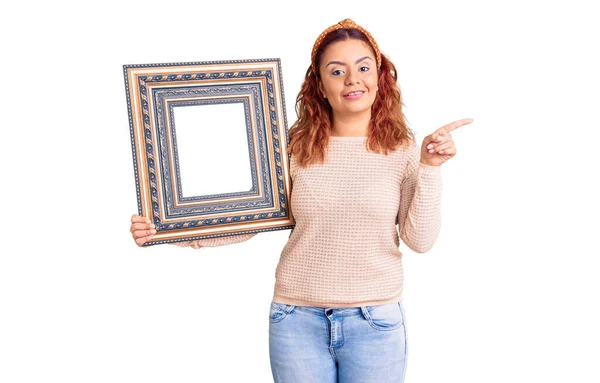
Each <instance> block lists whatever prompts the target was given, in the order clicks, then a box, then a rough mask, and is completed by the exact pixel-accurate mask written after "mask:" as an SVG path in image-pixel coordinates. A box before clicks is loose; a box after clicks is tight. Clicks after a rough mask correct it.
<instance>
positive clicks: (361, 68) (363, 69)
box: [359, 66, 369, 72]
mask: <svg viewBox="0 0 600 383" xmlns="http://www.w3.org/2000/svg"><path fill="white" fill-rule="evenodd" d="M368 70H369V67H368V66H361V67H360V69H359V71H361V72H366V71H368Z"/></svg>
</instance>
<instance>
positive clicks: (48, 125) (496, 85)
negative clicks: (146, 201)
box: [0, 1, 600, 383]
mask: <svg viewBox="0 0 600 383" xmlns="http://www.w3.org/2000/svg"><path fill="white" fill-rule="evenodd" d="M592 3H593V2H592V1H589V2H583V1H569V2H568V3H567V1H562V2H558V1H544V2H542V1H539V2H535V1H503V2H494V3H492V2H482V1H453V2H443V1H419V2H418V5H416V4H417V2H416V1H415V2H407V1H397V2H394V6H393V8H392V7H390V5H383V3H379V2H373V1H358V2H352V1H342V2H325V1H314V2H312V1H301V2H296V3H293V4H285V8H284V2H271V3H269V2H260V1H259V2H251V1H247V2H210V3H209V2H201V1H196V2H180V1H168V2H167V1H165V2H155V1H144V2H141V1H140V2H128V1H120V2H116V3H113V2H108V3H90V4H87V3H77V4H76V3H66V2H61V1H58V2H48V3H44V4H34V3H23V5H20V6H18V7H19V8H16V7H17V6H16V5H14V4H11V5H7V6H5V8H4V9H3V12H2V16H1V17H2V22H1V23H0V29H1V31H0V32H1V36H2V57H3V59H2V61H1V63H0V65H1V66H2V68H1V70H2V72H1V73H2V93H1V97H2V103H1V108H2V115H1V116H2V119H1V125H2V138H1V141H0V142H1V150H0V155H1V160H2V173H3V177H2V178H3V181H2V188H1V193H2V196H1V198H2V199H1V200H2V220H1V222H2V223H1V225H2V230H1V233H2V250H0V252H1V253H2V255H1V258H0V321H1V322H2V324H1V325H0V381H2V382H7V383H8V382H11V383H12V382H36V383H37V382H49V381H60V382H78V383H79V382H127V383H130V382H144V383H150V382H240V381H242V382H246V381H248V382H270V381H272V379H271V376H270V367H269V358H268V342H267V341H268V333H267V331H268V319H267V315H268V310H269V302H270V300H271V294H272V289H273V284H274V272H275V267H276V265H277V261H278V258H279V255H280V251H281V249H282V248H283V246H284V244H285V242H286V240H287V238H288V235H289V230H285V231H279V232H271V233H262V234H259V235H258V236H256V237H255V238H253V239H251V240H250V241H248V242H245V243H241V244H236V245H229V246H224V247H221V248H210V249H201V250H193V249H189V248H188V249H180V248H178V247H175V246H171V245H160V246H153V247H151V248H144V249H140V248H137V247H136V246H135V245H134V242H133V240H132V239H131V237H130V233H129V219H130V216H131V215H132V214H133V213H135V212H136V210H137V202H136V197H135V183H134V173H133V162H132V156H131V144H130V138H129V123H128V117H127V108H126V99H125V87H124V80H123V73H122V65H123V64H140V63H165V62H184V61H209V60H227V59H250V58H272V57H279V58H281V60H282V68H283V76H284V77H283V78H284V91H285V102H286V106H287V109H288V123H289V124H290V125H291V123H292V122H293V121H294V119H295V113H294V108H293V106H294V100H295V97H296V95H297V93H298V91H299V89H300V84H301V82H302V79H303V76H304V73H305V71H306V68H307V67H308V65H309V63H310V51H311V48H312V44H313V42H314V40H315V39H316V37H317V36H318V35H319V33H320V32H321V31H322V30H323V29H325V28H326V27H328V26H330V25H331V24H333V23H335V22H337V21H339V20H341V19H344V18H346V17H350V18H352V19H354V20H355V21H356V22H358V23H359V24H361V25H363V26H364V27H365V28H367V29H368V30H369V31H370V32H371V33H372V34H373V36H374V37H375V38H376V39H377V41H378V43H379V45H380V47H381V49H382V51H383V53H384V54H386V55H388V56H389V57H390V58H391V59H392V61H393V62H394V63H395V64H396V66H397V68H398V72H399V77H400V85H401V88H402V92H403V97H404V102H405V105H406V107H405V112H406V115H407V118H408V121H409V124H410V126H411V128H413V129H414V130H415V132H416V133H417V136H418V138H419V139H422V138H423V137H424V136H425V135H427V134H429V133H430V132H431V131H433V130H434V129H436V128H438V127H440V126H442V125H444V124H446V123H449V122H451V121H454V120H458V119H461V118H465V117H471V118H473V119H474V122H473V123H472V124H471V125H468V126H464V127H462V128H461V129H459V130H457V131H455V133H454V139H455V143H456V146H457V148H458V154H457V156H456V157H455V158H454V159H453V160H451V161H450V162H448V163H446V164H445V165H443V180H444V196H443V211H442V220H443V224H442V225H443V226H442V232H441V235H440V238H439V240H438V242H437V243H436V245H435V247H434V248H433V249H432V250H431V251H430V252H428V253H426V254H416V253H412V252H411V251H409V250H407V249H406V247H403V249H404V253H405V254H404V264H405V278H406V279H405V295H404V305H405V308H406V315H407V330H408V338H409V361H408V371H407V376H406V381H407V382H408V383H432V382H448V381H450V382H462V383H468V382H474V383H481V382H486V383H495V382H502V383H505V382H527V383H529V382H578V383H588V382H589V383H592V382H595V383H597V382H600V370H598V357H599V356H600V355H599V354H600V352H599V349H598V344H600V331H599V330H598V323H599V322H600V315H599V314H598V310H597V309H598V300H599V299H598V293H599V292H600V282H599V279H598V275H597V274H598V270H599V268H598V266H599V265H600V262H599V260H598V259H599V256H600V251H599V250H598V247H597V238H598V229H600V225H599V224H598V221H597V217H598V214H599V213H600V209H599V203H598V196H599V195H600V193H599V191H600V190H599V189H598V186H597V185H596V184H597V181H598V178H599V176H598V175H599V171H598V167H597V158H598V155H597V151H598V145H599V138H600V136H599V128H600V123H599V119H598V113H597V112H598V111H599V110H600V75H599V68H600V60H599V58H598V46H599V40H598V36H600V23H598V16H599V14H598V11H593V10H592ZM83 4H85V5H83ZM110 4H112V5H110ZM567 4H568V5H567Z"/></svg>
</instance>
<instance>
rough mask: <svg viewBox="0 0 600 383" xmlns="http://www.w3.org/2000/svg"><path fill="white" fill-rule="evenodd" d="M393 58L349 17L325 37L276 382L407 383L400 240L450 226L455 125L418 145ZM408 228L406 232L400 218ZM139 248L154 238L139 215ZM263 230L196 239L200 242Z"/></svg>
mask: <svg viewBox="0 0 600 383" xmlns="http://www.w3.org/2000/svg"><path fill="white" fill-rule="evenodd" d="M396 81H397V74H396V69H395V67H394V65H393V63H392V62H391V61H390V60H389V59H388V58H387V57H386V56H385V55H383V54H381V52H380V51H379V47H378V46H377V43H376V42H375V40H374V39H373V37H372V36H371V34H370V33H369V32H368V31H366V30H365V29H364V28H362V27H361V26H359V25H357V24H356V23H354V22H353V21H352V20H349V19H346V20H343V21H341V22H339V23H337V24H335V25H333V26H331V27H329V28H328V29H326V30H325V31H324V32H323V33H322V34H321V35H320V36H319V37H318V39H317V40H316V42H315V44H314V47H313V51H312V57H311V65H310V67H309V68H308V71H307V73H306V77H305V79H304V83H303V84H302V89H301V91H300V93H299V95H298V98H297V104H296V107H297V108H296V110H297V113H298V120H297V121H296V122H295V123H294V125H293V126H292V127H291V128H290V131H289V136H290V143H289V152H290V153H291V160H290V174H291V177H292V185H293V186H292V193H291V198H290V204H291V208H292V211H293V213H294V218H295V221H296V226H295V227H294V229H293V230H292V233H291V235H290V237H289V239H288V242H287V243H286V245H285V246H284V248H283V250H282V253H281V257H280V261H279V264H278V266H277V270H276V282H275V289H274V297H273V301H272V302H271V310H270V326H269V348H270V359H271V369H272V372H273V378H274V380H275V382H323V383H325V382H378V383H383V382H403V381H404V376H405V371H406V360H407V358H406V351H407V347H406V326H405V314H404V308H403V306H402V302H401V301H402V288H403V272H402V254H401V252H400V250H399V244H400V242H399V236H400V238H402V240H403V242H404V243H405V244H406V245H407V246H408V247H409V248H411V249H412V250H414V251H416V252H419V253H422V252H425V251H428V250H429V249H430V248H431V247H432V246H433V244H434V242H435V240H436V238H437V236H438V233H439V229H440V196H441V176H440V165H441V164H443V163H444V162H446V161H447V160H448V159H450V158H452V157H453V156H454V155H455V154H456V148H455V147H454V143H453V141H452V137H451V134H450V132H451V131H452V130H454V129H456V128H458V127H460V126H462V125H465V124H468V123H470V122H471V121H472V120H471V119H464V120H460V121H456V122H453V123H450V124H448V125H446V126H444V127H442V128H440V129H438V130H436V131H435V132H434V133H433V134H431V135H429V136H427V137H425V139H424V140H423V143H422V144H421V145H417V144H416V142H415V139H414V135H413V133H412V132H411V130H410V129H409V128H408V127H407V125H406V122H405V119H404V115H403V113H402V98H401V94H400V89H399V87H398V85H397V83H396ZM396 225H398V226H399V230H398V229H397V226H396ZM131 231H132V235H133V238H134V239H135V241H136V243H137V244H138V245H142V244H143V243H144V242H146V241H147V240H148V239H150V238H151V237H152V235H153V234H155V230H154V229H153V225H152V224H151V223H150V221H149V220H146V219H145V218H144V217H139V216H135V215H134V216H133V217H132V225H131ZM254 235H255V234H249V235H238V236H234V237H226V238H217V239H206V240H198V241H190V242H185V243H182V244H179V245H180V246H192V247H195V248H199V247H204V246H219V245H226V244H231V243H236V242H241V241H245V240H247V239H249V238H251V237H252V236H254Z"/></svg>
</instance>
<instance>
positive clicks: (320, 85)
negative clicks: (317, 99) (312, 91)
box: [317, 80, 327, 98]
mask: <svg viewBox="0 0 600 383" xmlns="http://www.w3.org/2000/svg"><path fill="white" fill-rule="evenodd" d="M317 86H318V88H319V93H321V96H323V98H327V94H325V87H323V83H322V82H321V80H317Z"/></svg>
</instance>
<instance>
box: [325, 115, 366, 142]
mask: <svg viewBox="0 0 600 383" xmlns="http://www.w3.org/2000/svg"><path fill="white" fill-rule="evenodd" d="M370 112H371V111H370V110H369V113H363V114H361V115H356V114H352V115H345V116H336V115H334V116H333V124H332V127H331V135H332V136H368V135H369V123H370V122H371V113H370Z"/></svg>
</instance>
